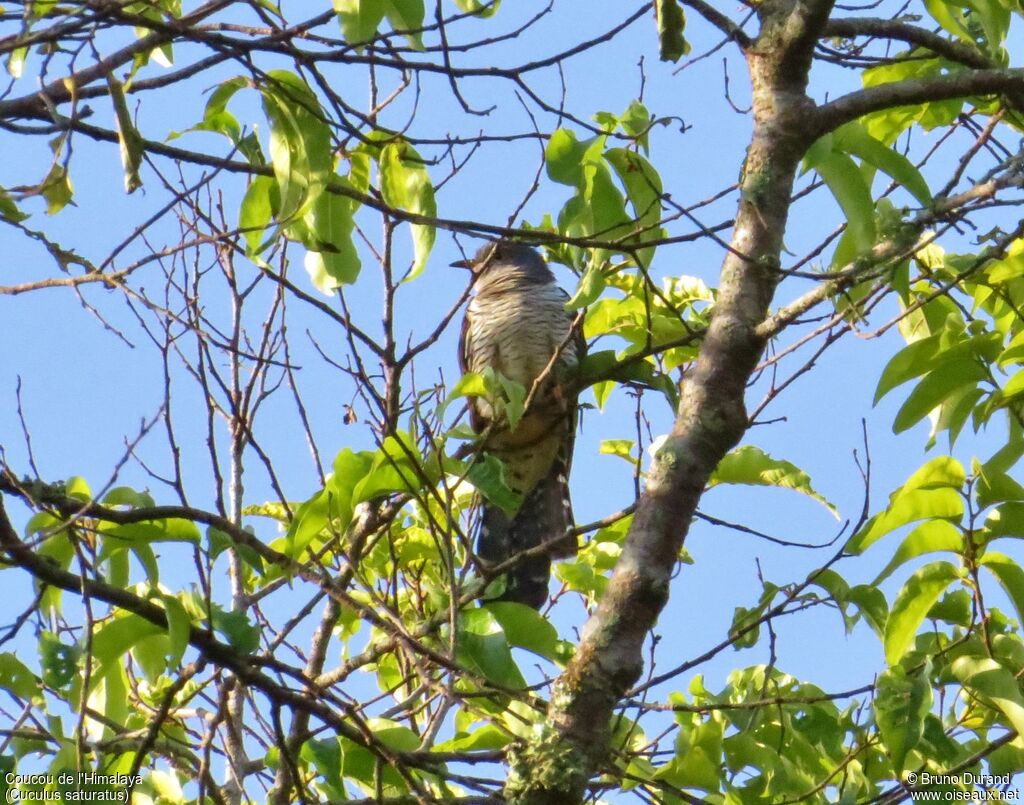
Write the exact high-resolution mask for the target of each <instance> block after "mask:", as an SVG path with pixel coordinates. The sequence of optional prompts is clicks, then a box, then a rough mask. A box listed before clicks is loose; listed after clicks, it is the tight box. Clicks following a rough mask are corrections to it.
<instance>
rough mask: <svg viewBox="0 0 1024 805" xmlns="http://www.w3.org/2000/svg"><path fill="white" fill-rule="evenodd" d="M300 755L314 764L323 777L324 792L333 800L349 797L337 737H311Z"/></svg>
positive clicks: (303, 746) (300, 751)
mask: <svg viewBox="0 0 1024 805" xmlns="http://www.w3.org/2000/svg"><path fill="white" fill-rule="evenodd" d="M299 757H301V758H302V759H303V760H305V761H306V762H307V763H310V764H312V766H313V768H314V769H316V772H317V774H319V775H320V776H321V777H322V778H323V781H324V782H323V787H322V791H323V794H324V795H326V796H327V797H329V798H330V799H333V800H339V801H340V800H344V799H347V797H346V796H345V784H344V783H343V781H342V777H341V773H342V752H341V744H339V743H338V739H337V738H325V739H321V740H315V739H310V740H308V741H306V742H305V743H304V744H303V745H302V749H300V750H299Z"/></svg>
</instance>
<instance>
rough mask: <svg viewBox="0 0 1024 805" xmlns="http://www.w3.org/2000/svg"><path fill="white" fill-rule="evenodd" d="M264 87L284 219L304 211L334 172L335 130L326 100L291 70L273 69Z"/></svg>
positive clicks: (265, 108) (280, 218) (280, 216)
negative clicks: (323, 106)
mask: <svg viewBox="0 0 1024 805" xmlns="http://www.w3.org/2000/svg"><path fill="white" fill-rule="evenodd" d="M267 79H268V80H267V82H266V83H265V84H264V85H262V86H261V87H260V96H261V99H262V101H263V110H264V112H265V114H266V116H267V120H268V121H269V122H270V161H271V164H272V166H273V168H274V177H275V179H276V181H277V185H278V191H279V193H280V209H278V211H277V214H278V218H279V220H282V221H287V220H289V219H291V218H293V217H294V216H299V215H302V214H304V213H305V212H306V210H307V209H308V208H309V207H310V206H311V205H312V203H313V201H315V200H316V198H317V196H318V195H319V194H320V193H321V192H323V189H324V187H325V186H326V184H327V181H328V179H329V177H330V175H331V173H332V172H333V161H334V160H333V153H332V147H331V133H330V129H328V127H327V124H326V123H325V122H324V114H323V110H322V109H321V108H320V102H319V101H318V100H317V98H316V96H315V95H314V94H313V92H312V91H311V90H310V89H309V87H308V86H306V84H305V82H304V81H303V80H302V79H301V78H300V77H299V76H297V75H295V73H290V72H288V71H287V70H271V71H270V72H269V73H268V74H267Z"/></svg>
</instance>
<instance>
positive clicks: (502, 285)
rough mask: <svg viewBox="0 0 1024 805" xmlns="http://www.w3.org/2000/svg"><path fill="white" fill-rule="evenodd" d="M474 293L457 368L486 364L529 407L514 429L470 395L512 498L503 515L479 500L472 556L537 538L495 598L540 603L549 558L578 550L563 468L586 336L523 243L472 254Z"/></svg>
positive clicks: (493, 559) (494, 557)
mask: <svg viewBox="0 0 1024 805" xmlns="http://www.w3.org/2000/svg"><path fill="white" fill-rule="evenodd" d="M453 265H455V266H459V267H462V268H468V269H470V271H472V272H473V282H474V291H475V294H474V296H473V298H472V300H471V301H470V303H469V307H468V309H467V310H466V317H465V320H464V321H463V324H462V337H461V341H460V349H459V365H460V367H461V368H462V371H463V372H478V373H482V372H484V370H486V369H491V370H493V371H494V372H496V373H500V374H501V375H504V377H506V378H508V379H510V380H514V381H515V382H517V383H519V384H520V385H522V387H523V388H524V389H525V391H526V394H527V402H528V407H527V409H526V411H525V413H524V414H523V416H522V418H521V419H520V420H519V421H518V422H517V423H516V425H515V427H510V426H509V423H508V421H507V420H506V419H505V417H504V416H501V415H497V416H496V415H495V407H494V406H493V405H492V403H491V401H489V400H488V399H487V398H485V397H473V398H472V400H471V403H470V409H469V412H470V421H471V423H472V425H473V429H474V430H475V431H476V432H477V433H482V434H484V436H483V439H484V441H483V445H482V446H483V449H484V450H485V451H486V452H487V453H490V454H491V455H493V456H495V457H497V458H498V459H500V460H501V462H502V464H503V465H504V470H505V482H506V484H507V485H508V486H509V487H510V488H511V489H512V490H513V491H514V492H515V493H517V495H518V496H519V498H520V500H521V503H520V506H519V509H518V510H517V511H516V512H515V513H514V514H513V515H511V516H510V515H509V514H508V513H506V512H505V511H504V510H502V509H501V508H499V507H498V506H496V505H494V504H493V503H490V502H488V501H486V500H485V501H483V502H482V504H481V506H482V512H481V517H480V530H479V535H478V538H477V553H478V555H479V556H480V558H481V559H483V560H484V561H485V562H486V563H488V564H490V565H496V564H500V563H502V562H505V561H506V560H508V559H511V558H512V557H514V556H516V555H517V554H519V553H520V552H522V551H525V550H527V549H529V548H535V547H537V546H539V545H541V544H544V545H546V546H547V549H546V550H542V551H538V552H536V553H535V554H531V555H530V556H528V557H524V558H522V559H521V560H520V562H519V563H518V564H516V565H515V566H513V567H512V568H511V569H510V570H509V571H508V572H507V574H506V575H505V591H504V592H503V593H502V594H501V595H500V596H499V597H498V600H504V601H516V602H519V603H522V604H526V605H528V606H531V607H533V608H534V609H540V607H541V606H543V605H544V602H545V601H547V599H548V581H549V579H550V576H551V559H552V558H553V557H554V558H565V557H568V556H572V555H573V554H575V553H576V550H577V541H576V537H575V535H572V534H568V533H567V529H569V528H571V527H572V526H573V516H572V505H571V503H570V500H569V483H568V475H569V465H570V463H571V461H572V449H573V440H574V438H575V435H576V387H575V384H576V379H577V374H578V372H577V370H578V367H579V364H580V361H581V360H582V359H583V354H584V350H585V348H586V342H585V341H584V340H583V337H582V334H581V333H580V332H579V329H578V328H575V327H574V326H573V316H572V314H570V313H569V312H567V311H566V309H565V303H566V301H567V300H568V296H567V294H566V293H565V292H564V291H563V290H562V289H561V288H559V287H558V285H556V284H555V277H554V275H553V274H552V273H551V270H550V269H549V268H548V267H547V265H546V264H545V263H544V261H543V260H542V259H541V258H540V255H538V254H537V252H536V251H534V250H533V249H532V248H530V247H529V246H524V245H522V244H518V243H512V242H509V241H498V242H496V243H488V244H486V245H485V246H484V247H483V248H481V249H480V251H479V252H477V254H476V256H475V257H474V258H473V259H472V260H464V261H460V262H458V263H453Z"/></svg>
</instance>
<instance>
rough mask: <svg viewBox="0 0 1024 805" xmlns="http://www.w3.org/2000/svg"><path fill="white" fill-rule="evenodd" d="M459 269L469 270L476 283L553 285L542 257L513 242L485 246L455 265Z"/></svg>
mask: <svg viewBox="0 0 1024 805" xmlns="http://www.w3.org/2000/svg"><path fill="white" fill-rule="evenodd" d="M452 265H453V266H455V267H457V268H468V269H469V270H470V271H471V272H473V277H474V280H475V281H476V282H477V283H481V282H484V283H486V284H490V283H491V282H495V281H501V282H503V283H504V282H528V283H541V284H543V283H548V282H554V280H555V276H554V274H552V273H551V269H550V268H548V266H547V263H545V262H544V261H543V260H542V259H541V256H540V255H539V254H537V252H536V251H535V250H534V249H533V248H532V247H530V246H527V245H525V244H523V243H514V242H513V241H510V240H497V241H493V242H491V243H485V244H484V245H483V246H481V247H480V248H479V249H478V250H477V253H476V254H475V255H474V256H473V258H472V259H470V260H458V261H456V262H454V263H452Z"/></svg>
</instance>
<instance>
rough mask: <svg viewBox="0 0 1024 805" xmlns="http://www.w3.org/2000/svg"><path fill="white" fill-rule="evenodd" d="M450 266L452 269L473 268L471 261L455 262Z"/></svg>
mask: <svg viewBox="0 0 1024 805" xmlns="http://www.w3.org/2000/svg"><path fill="white" fill-rule="evenodd" d="M451 265H452V268H472V267H473V261H472V260H456V261H455V262H454V263H452V264H451Z"/></svg>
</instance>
